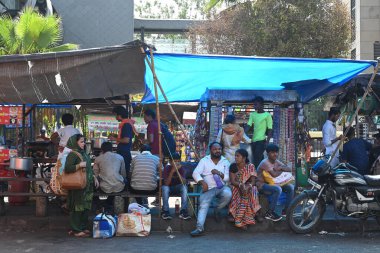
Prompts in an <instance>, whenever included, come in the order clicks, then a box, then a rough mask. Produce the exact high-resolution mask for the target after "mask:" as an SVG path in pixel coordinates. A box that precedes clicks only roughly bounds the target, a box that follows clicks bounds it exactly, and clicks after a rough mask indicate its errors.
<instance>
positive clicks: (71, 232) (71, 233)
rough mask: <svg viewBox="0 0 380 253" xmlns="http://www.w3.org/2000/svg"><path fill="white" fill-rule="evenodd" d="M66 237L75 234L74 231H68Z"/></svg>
mask: <svg viewBox="0 0 380 253" xmlns="http://www.w3.org/2000/svg"><path fill="white" fill-rule="evenodd" d="M67 234H68V235H70V236H72V235H74V234H75V232H74V230H69V232H67Z"/></svg>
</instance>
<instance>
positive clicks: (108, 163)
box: [94, 142, 127, 211]
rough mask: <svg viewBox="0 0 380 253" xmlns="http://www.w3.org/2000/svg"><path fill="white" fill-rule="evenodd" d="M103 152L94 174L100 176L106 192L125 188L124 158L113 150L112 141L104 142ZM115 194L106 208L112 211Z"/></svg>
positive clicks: (102, 187) (95, 166)
mask: <svg viewBox="0 0 380 253" xmlns="http://www.w3.org/2000/svg"><path fill="white" fill-rule="evenodd" d="M101 149H102V154H101V155H100V156H98V157H97V158H96V159H95V163H94V175H95V176H96V177H97V178H98V181H99V183H100V189H101V190H102V191H103V192H105V193H117V192H121V191H123V190H124V187H125V179H126V177H127V174H126V171H125V162H124V158H123V157H122V156H121V155H119V154H116V153H113V152H112V143H111V142H104V143H103V144H102V146H101ZM113 199H114V196H109V197H108V198H107V202H106V210H108V211H111V210H112V209H111V208H112V205H113Z"/></svg>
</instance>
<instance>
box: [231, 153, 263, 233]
mask: <svg viewBox="0 0 380 253" xmlns="http://www.w3.org/2000/svg"><path fill="white" fill-rule="evenodd" d="M256 177H257V173H256V169H255V166H254V165H253V164H252V163H250V162H249V160H248V152H247V151H246V150H245V149H238V150H237V151H236V153H235V163H233V164H231V166H230V181H231V185H232V199H231V203H230V208H229V212H230V214H231V215H232V217H233V219H234V223H235V226H236V227H238V228H241V229H244V230H246V229H247V227H248V225H252V224H255V218H256V214H257V212H258V210H259V209H260V204H259V195H258V190H257V188H256V185H255V184H256Z"/></svg>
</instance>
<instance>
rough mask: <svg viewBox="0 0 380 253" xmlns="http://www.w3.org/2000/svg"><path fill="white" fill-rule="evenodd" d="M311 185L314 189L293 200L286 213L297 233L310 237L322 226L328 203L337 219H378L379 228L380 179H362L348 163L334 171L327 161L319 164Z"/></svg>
mask: <svg viewBox="0 0 380 253" xmlns="http://www.w3.org/2000/svg"><path fill="white" fill-rule="evenodd" d="M308 182H309V183H310V184H311V185H312V189H311V190H305V191H303V192H302V193H301V194H300V195H298V196H297V197H296V198H294V199H293V201H292V202H291V204H290V206H289V207H288V210H287V213H286V222H287V224H288V225H289V227H290V229H291V230H292V231H294V232H295V233H297V234H305V233H309V232H311V231H312V230H314V228H316V227H317V226H318V225H319V223H320V222H321V220H322V217H323V215H324V213H325V211H326V200H327V199H328V200H331V202H332V205H333V207H334V211H335V212H336V213H337V214H338V215H341V216H345V217H353V218H357V219H363V220H365V219H367V218H369V217H375V218H376V221H377V223H378V224H379V225H380V175H376V176H372V175H364V176H362V175H361V174H359V173H358V172H357V169H356V168H355V167H354V166H352V165H350V164H348V163H341V164H339V165H337V166H336V167H334V168H332V167H331V166H330V165H329V164H328V163H327V162H326V160H319V161H318V162H317V163H316V164H315V165H314V166H313V168H312V169H311V171H310V176H309V178H308Z"/></svg>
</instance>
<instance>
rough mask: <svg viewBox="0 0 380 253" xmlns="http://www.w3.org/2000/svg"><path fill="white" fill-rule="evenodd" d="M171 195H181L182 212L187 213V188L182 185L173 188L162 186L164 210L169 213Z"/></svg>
mask: <svg viewBox="0 0 380 253" xmlns="http://www.w3.org/2000/svg"><path fill="white" fill-rule="evenodd" d="M170 193H174V194H181V212H187V187H186V186H185V185H182V184H177V185H173V186H167V185H163V186H162V200H163V203H162V210H163V211H164V212H169V195H170Z"/></svg>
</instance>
